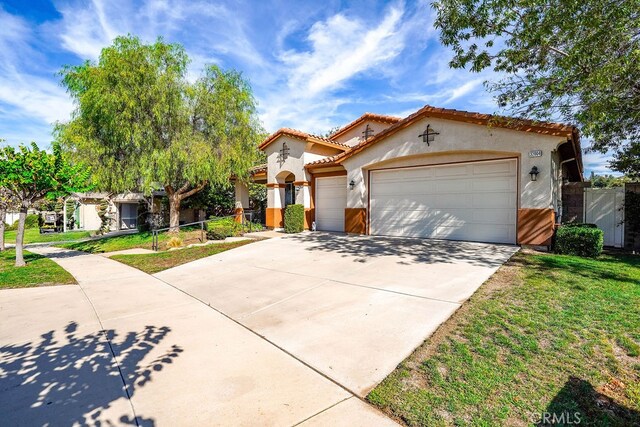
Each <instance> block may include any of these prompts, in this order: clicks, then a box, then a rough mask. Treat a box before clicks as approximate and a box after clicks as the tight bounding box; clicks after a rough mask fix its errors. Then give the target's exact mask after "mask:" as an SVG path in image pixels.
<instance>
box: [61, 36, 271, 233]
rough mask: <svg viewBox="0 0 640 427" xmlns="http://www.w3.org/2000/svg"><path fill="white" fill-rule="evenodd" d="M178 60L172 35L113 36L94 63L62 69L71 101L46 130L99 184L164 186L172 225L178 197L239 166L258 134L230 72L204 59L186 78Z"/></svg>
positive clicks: (238, 172) (221, 179) (250, 106)
mask: <svg viewBox="0 0 640 427" xmlns="http://www.w3.org/2000/svg"><path fill="white" fill-rule="evenodd" d="M188 64H189V58H188V56H187V54H186V53H185V51H184V48H183V47H182V46H180V45H177V44H167V43H164V42H163V41H162V40H161V39H159V40H158V41H156V42H155V43H153V44H144V43H142V42H141V41H140V40H139V39H138V38H137V37H131V36H128V37H119V38H117V39H116V40H115V41H114V43H113V45H112V46H110V47H107V48H105V49H103V50H102V53H101V55H100V58H99V60H98V62H97V63H93V62H85V63H84V64H82V65H79V66H73V67H66V68H65V69H64V70H63V71H62V77H63V78H62V82H63V85H64V86H65V87H66V89H67V91H68V92H69V93H70V94H71V96H72V97H73V99H74V101H75V105H76V108H75V111H74V113H73V115H72V119H71V120H70V121H69V122H68V123H64V124H59V125H58V126H57V133H56V135H57V138H58V140H59V141H60V142H62V143H63V144H64V145H65V146H67V147H68V148H69V149H70V150H72V151H73V152H74V153H75V154H76V155H77V156H78V157H80V158H81V159H82V160H83V161H84V162H86V163H87V164H89V165H91V166H92V170H93V172H94V175H95V178H96V181H97V182H98V183H99V187H100V189H101V190H104V191H109V192H123V191H129V190H133V189H138V190H142V191H144V192H146V193H149V192H151V191H152V190H154V189H157V188H159V187H162V188H164V190H165V191H166V194H167V197H168V199H169V217H170V226H171V228H172V230H177V227H178V225H179V219H180V206H181V203H182V202H183V201H184V200H185V199H186V198H188V197H190V196H192V195H194V194H196V193H198V192H199V191H201V190H202V189H204V188H205V187H206V186H207V184H212V185H216V184H223V183H226V182H228V180H229V178H230V177H231V176H235V177H238V178H239V179H244V178H246V177H247V176H248V171H249V168H250V167H251V166H253V164H254V160H255V157H256V155H257V152H258V150H257V145H258V143H259V141H260V138H261V136H262V134H263V132H262V129H261V126H260V123H259V121H258V119H257V114H256V104H255V100H254V98H253V94H252V91H251V87H250V86H249V83H248V82H247V80H245V79H244V78H243V77H242V75H241V74H240V73H238V72H236V71H233V70H228V71H225V70H222V69H220V68H219V67H217V66H208V67H206V68H205V69H204V70H203V71H202V74H201V76H200V77H199V78H198V79H197V80H195V81H191V80H189V79H188Z"/></svg>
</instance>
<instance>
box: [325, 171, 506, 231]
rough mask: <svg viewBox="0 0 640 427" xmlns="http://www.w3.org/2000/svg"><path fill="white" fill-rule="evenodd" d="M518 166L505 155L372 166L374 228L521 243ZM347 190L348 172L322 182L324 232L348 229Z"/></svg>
mask: <svg viewBox="0 0 640 427" xmlns="http://www.w3.org/2000/svg"><path fill="white" fill-rule="evenodd" d="M517 168H518V167H517V160H516V159H503V160H493V161H481V162H469V163H457V164H447V165H431V166H413V167H406V168H393V169H377V170H371V171H370V172H369V186H368V187H369V232H370V234H372V235H382V236H403V237H422V238H436V239H451V240H469V241H478V242H496V243H511V244H513V243H516V216H517V187H518V179H517V176H518V171H517ZM347 191H349V190H348V189H347V184H346V177H344V176H342V177H332V178H323V179H318V180H316V221H317V224H318V229H319V230H327V231H343V230H344V225H343V224H340V222H341V221H342V222H344V208H345V207H346V192H347ZM341 207H342V208H341Z"/></svg>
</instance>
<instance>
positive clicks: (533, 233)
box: [518, 208, 555, 246]
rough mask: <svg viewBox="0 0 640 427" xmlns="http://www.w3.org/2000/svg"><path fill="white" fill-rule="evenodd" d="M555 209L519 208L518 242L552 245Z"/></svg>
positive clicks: (522, 243)
mask: <svg viewBox="0 0 640 427" xmlns="http://www.w3.org/2000/svg"><path fill="white" fill-rule="evenodd" d="M554 222H555V218H554V212H553V209H551V208H547V209H532V208H528V209H518V244H520V245H536V246H543V245H550V244H551V238H552V237H553V230H554V225H555V224H554Z"/></svg>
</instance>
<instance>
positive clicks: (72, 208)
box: [64, 199, 76, 230]
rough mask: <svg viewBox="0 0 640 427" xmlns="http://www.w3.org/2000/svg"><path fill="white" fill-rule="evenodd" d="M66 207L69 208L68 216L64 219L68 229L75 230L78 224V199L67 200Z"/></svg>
mask: <svg viewBox="0 0 640 427" xmlns="http://www.w3.org/2000/svg"><path fill="white" fill-rule="evenodd" d="M66 209H67V217H66V218H65V219H64V220H65V221H66V223H67V229H68V230H73V229H74V227H75V224H76V220H75V213H76V201H75V200H73V199H68V200H67V201H66Z"/></svg>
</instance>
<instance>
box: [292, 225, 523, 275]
mask: <svg viewBox="0 0 640 427" xmlns="http://www.w3.org/2000/svg"><path fill="white" fill-rule="evenodd" d="M288 239H292V240H294V241H298V242H301V243H306V244H307V246H308V247H307V250H309V251H325V252H332V253H338V254H343V255H344V256H352V257H355V258H354V262H361V263H363V262H367V260H368V259H370V258H375V257H384V256H393V257H398V258H400V259H399V260H398V263H399V264H414V263H439V262H444V263H451V262H465V263H469V264H472V265H479V266H483V267H499V266H501V265H502V264H503V263H504V262H505V261H506V260H507V259H509V257H510V256H511V255H512V254H513V253H515V252H516V251H517V250H518V249H519V248H518V247H517V246H513V245H502V244H493V243H476V242H462V241H454V240H437V239H419V238H404V237H382V236H365V235H346V234H341V233H326V232H313V233H303V234H296V235H292V236H289V237H288Z"/></svg>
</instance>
